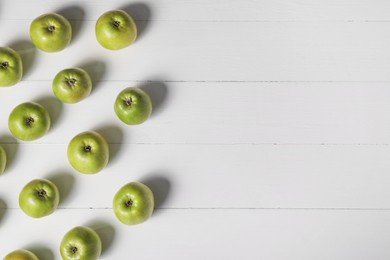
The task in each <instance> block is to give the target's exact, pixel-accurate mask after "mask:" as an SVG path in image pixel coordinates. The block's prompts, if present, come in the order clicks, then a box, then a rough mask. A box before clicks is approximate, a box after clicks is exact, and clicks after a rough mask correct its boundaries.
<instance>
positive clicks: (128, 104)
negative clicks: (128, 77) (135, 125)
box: [124, 97, 133, 107]
mask: <svg viewBox="0 0 390 260" xmlns="http://www.w3.org/2000/svg"><path fill="white" fill-rule="evenodd" d="M124 102H125V105H126V106H128V107H129V106H131V104H133V100H132V99H131V97H130V98H127V99H125V101H124Z"/></svg>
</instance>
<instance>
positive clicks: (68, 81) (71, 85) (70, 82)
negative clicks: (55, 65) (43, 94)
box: [66, 79, 77, 87]
mask: <svg viewBox="0 0 390 260" xmlns="http://www.w3.org/2000/svg"><path fill="white" fill-rule="evenodd" d="M76 81H77V80H76V79H68V80H67V81H66V83H68V85H69V86H70V87H73V86H74V84H75V83H76Z"/></svg>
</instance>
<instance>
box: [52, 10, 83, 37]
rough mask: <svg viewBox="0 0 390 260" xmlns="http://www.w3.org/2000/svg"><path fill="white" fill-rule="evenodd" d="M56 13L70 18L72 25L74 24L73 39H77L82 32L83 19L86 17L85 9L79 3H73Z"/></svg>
mask: <svg viewBox="0 0 390 260" xmlns="http://www.w3.org/2000/svg"><path fill="white" fill-rule="evenodd" d="M56 13H58V14H60V15H62V16H64V17H65V18H66V19H68V21H69V23H70V25H71V26H72V40H71V42H73V40H74V39H77V37H78V35H79V34H80V31H81V28H82V24H83V19H84V17H85V11H84V9H83V8H81V7H80V6H78V5H71V6H68V7H65V8H62V9H59V10H57V11H56Z"/></svg>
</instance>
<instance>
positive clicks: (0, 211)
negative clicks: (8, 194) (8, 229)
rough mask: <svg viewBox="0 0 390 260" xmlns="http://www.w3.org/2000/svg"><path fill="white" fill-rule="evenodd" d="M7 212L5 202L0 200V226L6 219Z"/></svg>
mask: <svg viewBox="0 0 390 260" xmlns="http://www.w3.org/2000/svg"><path fill="white" fill-rule="evenodd" d="M6 211H7V204H6V203H5V201H4V200H2V199H0V226H1V222H2V220H3V219H4V216H5V213H6Z"/></svg>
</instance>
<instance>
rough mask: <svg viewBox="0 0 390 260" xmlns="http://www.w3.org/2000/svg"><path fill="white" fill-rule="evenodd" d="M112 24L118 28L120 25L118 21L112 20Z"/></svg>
mask: <svg viewBox="0 0 390 260" xmlns="http://www.w3.org/2000/svg"><path fill="white" fill-rule="evenodd" d="M112 25H114V26H115V27H116V28H119V26H120V25H121V23H120V22H119V21H114V22H113V23H112Z"/></svg>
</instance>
